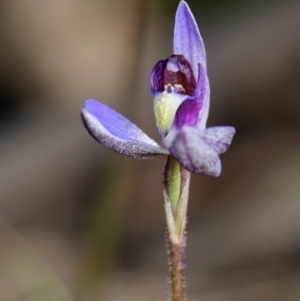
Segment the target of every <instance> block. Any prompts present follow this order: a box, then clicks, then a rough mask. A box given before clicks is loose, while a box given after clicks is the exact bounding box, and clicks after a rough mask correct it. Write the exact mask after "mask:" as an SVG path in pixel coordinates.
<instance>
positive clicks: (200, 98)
mask: <svg viewBox="0 0 300 301" xmlns="http://www.w3.org/2000/svg"><path fill="white" fill-rule="evenodd" d="M199 74H200V78H199V80H198V82H197V86H196V89H195V91H194V93H193V95H191V96H189V97H188V98H187V100H185V101H184V102H183V103H182V104H181V105H180V106H179V108H178V110H177V112H176V115H175V119H174V125H175V126H177V127H178V128H180V127H182V126H184V125H189V126H197V127H198V128H201V129H205V126H206V121H207V117H208V111H209V96H210V87H209V80H208V77H207V74H206V70H205V69H204V68H203V66H202V65H199Z"/></svg>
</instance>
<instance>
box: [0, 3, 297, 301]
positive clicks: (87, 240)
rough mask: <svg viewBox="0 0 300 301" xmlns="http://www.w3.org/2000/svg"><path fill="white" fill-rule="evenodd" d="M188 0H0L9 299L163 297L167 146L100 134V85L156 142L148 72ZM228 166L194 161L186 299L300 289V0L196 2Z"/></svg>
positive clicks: (0, 213) (263, 296)
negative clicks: (114, 146) (120, 144)
mask: <svg viewBox="0 0 300 301" xmlns="http://www.w3.org/2000/svg"><path fill="white" fill-rule="evenodd" d="M177 4H178V1H175V0H174V1H172V0H168V1H167V0H166V1H146V0H111V1H104V0H97V1H96V0H85V1H83V0H60V1H58V0H52V1H33V0H23V1H19V0H2V1H1V2H0V16H1V17H0V123H1V127H0V135H1V136H0V137H1V139H0V154H1V157H0V158H1V165H0V300H1V301H19V300H20V301H21V300H26V301H27V300H28V301H39V300H43V301H44V300H45V301H48V300H49V301H52V300H55V301H63V300H70V301H71V300H80V301H81V300H82V301H92V300H108V301H115V300H123V301H126V300H130V301H135V300H136V301H140V300H144V301H147V300H149V301H150V300H166V299H167V296H168V293H167V290H168V285H167V281H166V279H167V256H166V252H165V249H164V245H165V244H164V229H165V228H164V212H163V198H162V192H161V172H162V165H163V161H162V160H153V161H151V160H150V161H138V160H137V161H135V160H130V159H125V158H121V157H119V156H117V155H116V154H114V153H110V152H109V151H108V150H105V149H104V148H102V147H101V146H100V145H98V144H97V143H96V142H95V141H94V140H93V139H92V138H91V137H90V136H89V135H88V133H87V131H86V130H85V129H84V127H83V125H82V122H81V120H80V115H79V112H80V109H81V106H82V103H83V100H84V99H86V98H95V99H98V100H101V101H103V102H105V103H107V104H109V105H111V106H113V107H114V108H116V109H117V110H118V111H120V112H122V113H123V114H124V115H125V116H127V117H128V118H130V119H131V120H133V121H134V122H135V123H136V124H137V125H139V126H140V127H141V128H142V129H144V130H145V131H146V132H147V133H148V134H149V136H151V137H153V138H154V139H156V140H157V141H159V135H158V134H157V132H156V128H155V122H154V116H153V108H152V101H153V100H152V95H151V93H150V89H149V73H150V71H151V69H152V67H153V66H154V64H155V63H156V62H157V61H158V60H160V59H163V58H165V57H167V56H168V55H169V54H171V53H172V31H173V25H174V14H175V10H176V6H177ZM189 4H190V6H191V9H192V10H193V12H194V14H195V17H196V19H197V22H198V25H199V27H200V31H201V33H202V36H203V39H204V41H205V45H206V49H207V56H208V70H209V76H210V81H211V90H212V94H211V111H210V117H209V121H208V124H209V125H233V126H235V127H236V129H237V134H236V137H235V139H234V141H233V144H232V147H231V149H230V150H229V152H228V153H226V154H225V155H223V156H222V163H223V173H222V175H221V177H220V178H218V179H214V178H205V177H202V176H196V175H193V177H192V187H191V196H190V205H189V224H188V233H189V235H188V247H187V260H186V262H187V272H186V275H187V292H188V295H189V300H191V301H192V300H203V301H223V300H224V301H227V300H228V301H229V300H230V301H241V300H243V301H244V300H246V301H247V300H249V301H250V300H251V301H252V300H254V301H256V300H257V301H258V300H264V301H266V300H274V301H277V300H278V301H279V300H285V301H289V300H295V301H296V300H300V198H299V196H300V185H299V183H300V155H299V154H300V136H299V129H300V118H299V114H300V84H299V82H300V13H299V12H300V1H297V0H289V1H286V0H281V1H280V0H278V1H275V0H274V1H272V0H269V1H268V0H261V1H258V0H256V1H250V0H243V1H235V0H228V1H221V0H214V1H205V0H202V1H200V0H199V1H197V0H194V1H189Z"/></svg>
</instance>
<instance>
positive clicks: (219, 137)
mask: <svg viewBox="0 0 300 301" xmlns="http://www.w3.org/2000/svg"><path fill="white" fill-rule="evenodd" d="M234 134H235V128H234V127H232V126H216V127H210V128H207V129H205V130H204V131H200V132H199V136H200V137H201V138H202V139H203V140H204V141H205V142H206V143H207V144H208V145H209V146H210V147H211V148H213V149H214V150H215V151H216V152H217V153H218V154H223V153H225V152H226V151H227V150H228V148H229V146H230V144H231V141H232V138H233V136H234Z"/></svg>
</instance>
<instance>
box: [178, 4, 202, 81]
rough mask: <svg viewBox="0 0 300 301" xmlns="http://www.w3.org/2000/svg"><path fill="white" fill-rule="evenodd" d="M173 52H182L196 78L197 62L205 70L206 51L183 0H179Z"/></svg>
mask: <svg viewBox="0 0 300 301" xmlns="http://www.w3.org/2000/svg"><path fill="white" fill-rule="evenodd" d="M173 51H174V54H182V55H184V56H185V58H186V59H187V60H188V61H189V62H190V64H191V66H192V69H193V72H194V75H195V78H196V79H197V78H198V64H199V63H200V64H201V65H202V66H203V67H204V69H205V70H206V53H205V47H204V43H203V41H202V37H201V35H200V32H199V29H198V26H197V23H196V21H195V18H194V16H193V14H192V12H191V10H190V8H189V6H188V5H187V3H186V2H185V1H180V3H179V6H178V9H177V12H176V17H175V28H174V40H173Z"/></svg>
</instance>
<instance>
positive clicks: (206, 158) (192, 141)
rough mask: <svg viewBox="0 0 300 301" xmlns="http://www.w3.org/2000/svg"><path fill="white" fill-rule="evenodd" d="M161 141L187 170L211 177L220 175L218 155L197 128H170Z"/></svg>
mask: <svg viewBox="0 0 300 301" xmlns="http://www.w3.org/2000/svg"><path fill="white" fill-rule="evenodd" d="M163 141H164V144H165V146H166V147H167V148H168V149H169V151H170V153H171V155H172V156H173V157H174V158H175V159H176V160H177V161H179V163H180V164H181V165H182V166H183V167H185V168H186V169H187V170H188V171H191V172H194V173H197V174H202V175H207V176H213V177H218V176H219V175H220V173H221V161H220V158H219V155H218V154H217V152H216V151H215V150H214V149H213V148H212V147H211V146H210V145H209V144H208V143H206V141H205V140H204V139H202V138H201V137H200V136H199V129H197V128H194V127H189V126H183V127H182V128H180V129H177V128H172V129H171V131H170V132H169V134H168V135H167V136H166V137H165V138H164V140H163Z"/></svg>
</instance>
